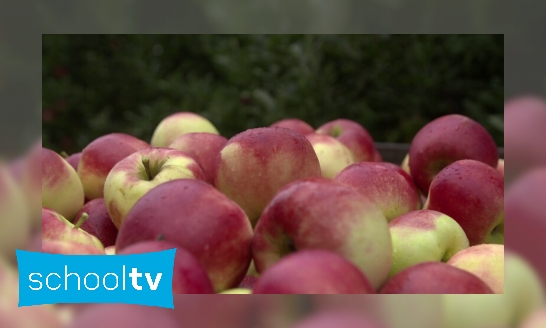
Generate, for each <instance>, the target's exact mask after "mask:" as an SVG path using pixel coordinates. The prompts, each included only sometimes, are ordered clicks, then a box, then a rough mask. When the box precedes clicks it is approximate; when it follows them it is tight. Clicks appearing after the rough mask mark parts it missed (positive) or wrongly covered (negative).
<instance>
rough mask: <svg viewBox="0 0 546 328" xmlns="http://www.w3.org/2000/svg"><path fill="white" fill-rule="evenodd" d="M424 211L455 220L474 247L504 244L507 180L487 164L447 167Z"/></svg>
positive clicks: (463, 163)
mask: <svg viewBox="0 0 546 328" xmlns="http://www.w3.org/2000/svg"><path fill="white" fill-rule="evenodd" d="M423 208H425V209H429V210H435V211H438V212H442V213H444V214H446V215H449V216H450V217H452V218H453V219H455V221H457V223H459V225H460V226H461V227H462V228H463V230H464V231H465V233H466V236H467V237H468V240H469V242H470V246H473V245H477V244H503V243H504V178H503V176H502V175H501V174H500V173H499V172H498V171H497V170H496V169H495V168H494V167H491V166H489V165H487V164H485V163H482V162H479V161H475V160H471V159H468V160H466V159H465V160H460V161H456V162H454V163H452V164H450V165H449V166H447V167H445V168H444V169H443V170H442V171H440V173H438V175H437V176H436V177H435V178H434V180H433V181H432V183H431V185H430V191H429V194H428V198H427V200H426V202H425V205H424V206H423Z"/></svg>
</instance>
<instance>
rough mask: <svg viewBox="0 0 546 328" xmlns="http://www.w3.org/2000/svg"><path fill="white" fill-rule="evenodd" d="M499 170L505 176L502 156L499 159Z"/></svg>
mask: <svg viewBox="0 0 546 328" xmlns="http://www.w3.org/2000/svg"><path fill="white" fill-rule="evenodd" d="M497 171H499V172H500V174H502V176H504V159H502V158H500V159H499V164H497Z"/></svg>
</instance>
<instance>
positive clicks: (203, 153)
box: [169, 132, 228, 184]
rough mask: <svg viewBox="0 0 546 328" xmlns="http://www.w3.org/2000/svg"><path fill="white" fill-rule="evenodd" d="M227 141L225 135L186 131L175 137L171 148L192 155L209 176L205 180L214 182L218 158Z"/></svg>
mask: <svg viewBox="0 0 546 328" xmlns="http://www.w3.org/2000/svg"><path fill="white" fill-rule="evenodd" d="M227 141H228V140H227V139H226V138H225V137H222V136H221V135H218V134H214V133H207V132H195V133H186V134H183V135H181V136H180V137H178V138H176V139H174V140H173V142H171V144H170V145H169V148H173V149H177V150H180V151H183V152H185V153H186V154H188V155H190V156H191V157H192V158H193V159H194V160H195V161H196V162H197V163H198V164H199V165H201V167H202V168H203V171H204V172H205V174H206V176H207V177H206V179H205V181H207V182H209V183H211V184H212V183H214V174H215V171H216V158H217V157H218V153H220V151H221V150H222V148H224V146H225V145H226V143H227Z"/></svg>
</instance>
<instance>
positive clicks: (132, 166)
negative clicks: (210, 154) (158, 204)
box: [104, 147, 205, 229]
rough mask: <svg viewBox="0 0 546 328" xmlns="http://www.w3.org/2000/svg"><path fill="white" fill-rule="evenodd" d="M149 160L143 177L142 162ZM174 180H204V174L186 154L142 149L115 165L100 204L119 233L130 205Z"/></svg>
mask: <svg viewBox="0 0 546 328" xmlns="http://www.w3.org/2000/svg"><path fill="white" fill-rule="evenodd" d="M145 159H147V160H149V168H150V173H149V174H148V173H146V170H145V166H144V164H143V163H144V160H145ZM174 179H199V180H204V179H205V173H204V172H203V169H202V168H201V166H200V165H199V164H197V162H196V161H195V160H194V159H193V158H191V157H190V156H189V155H188V154H186V153H184V152H181V151H179V150H175V149H170V148H153V147H151V148H146V149H142V150H139V151H136V152H134V153H133V154H131V155H129V156H127V157H125V158H124V159H122V160H121V161H119V162H118V163H117V164H116V165H114V167H113V168H112V170H110V173H108V176H107V177H106V180H105V181H104V202H105V204H106V208H107V209H108V214H110V218H111V219H112V222H113V223H114V225H115V226H116V227H117V228H118V229H119V227H120V226H121V224H122V222H123V220H124V218H125V216H126V215H127V213H128V212H129V210H130V209H131V208H132V207H133V205H134V204H135V203H136V202H137V201H138V200H139V199H140V198H141V197H142V196H143V195H144V194H146V193H147V192H148V191H150V190H151V189H152V188H154V187H156V186H158V185H160V184H162V183H164V182H167V181H171V180H174Z"/></svg>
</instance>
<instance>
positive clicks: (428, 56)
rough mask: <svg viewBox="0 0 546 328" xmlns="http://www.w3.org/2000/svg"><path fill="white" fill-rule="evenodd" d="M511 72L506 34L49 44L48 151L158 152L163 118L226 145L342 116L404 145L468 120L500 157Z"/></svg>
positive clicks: (113, 38)
mask: <svg viewBox="0 0 546 328" xmlns="http://www.w3.org/2000/svg"><path fill="white" fill-rule="evenodd" d="M503 65H504V44H503V36H502V35H268V36H265V35H46V36H44V37H43V81H42V82H43V125H42V127H43V144H44V146H45V147H49V148H52V149H54V150H56V151H60V150H65V151H67V152H69V153H72V152H76V151H79V150H81V149H82V148H83V147H85V145H87V144H88V143H89V142H90V141H92V140H93V139H95V138H97V137H99V136H101V135H104V134H107V133H111V132H124V133H129V134H132V135H134V136H136V137H138V138H141V139H143V140H145V141H150V138H151V136H152V133H153V130H154V128H155V127H156V125H157V124H158V123H159V122H160V121H161V119H163V118H164V117H165V116H167V115H168V114H170V113H173V112H176V111H192V112H196V113H199V114H201V115H203V116H205V117H207V118H208V119H209V120H210V121H211V122H212V123H213V124H214V125H215V126H216V127H217V128H218V129H219V130H220V132H221V133H222V135H224V136H226V137H228V138H229V137H231V136H233V135H235V134H236V133H239V132H241V131H243V130H245V129H249V128H254V127H260V126H268V125H270V124H272V123H274V122H275V121H277V120H280V119H282V118H287V117H297V118H301V119H303V120H305V121H306V122H308V123H309V124H311V125H313V126H314V127H318V126H320V125H321V124H323V123H325V122H327V121H330V120H332V119H335V118H341V117H343V118H348V119H352V120H355V121H357V122H360V123H361V124H362V125H363V126H364V127H366V128H367V129H368V131H369V132H370V133H371V134H372V136H373V137H374V139H375V140H376V141H381V142H401V143H409V142H411V140H412V137H413V135H414V134H415V133H416V132H417V131H418V130H419V129H420V128H421V127H422V126H423V125H424V124H426V123H427V122H429V121H430V120H432V119H434V118H436V117H439V116H441V115H445V114H449V113H461V114H464V115H468V116H470V117H472V118H473V119H475V120H477V121H479V122H480V123H482V124H483V125H484V126H485V127H486V128H487V129H488V130H489V131H490V132H491V134H492V135H493V137H494V138H495V140H496V142H497V143H498V144H499V146H502V145H503V144H504V139H503V130H502V127H503V111H502V108H503V103H504V93H503V84H504V81H503V74H504V72H503Z"/></svg>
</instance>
